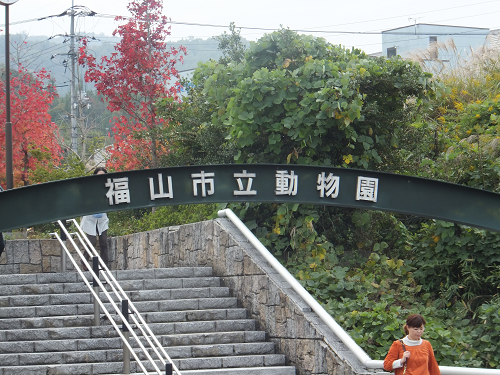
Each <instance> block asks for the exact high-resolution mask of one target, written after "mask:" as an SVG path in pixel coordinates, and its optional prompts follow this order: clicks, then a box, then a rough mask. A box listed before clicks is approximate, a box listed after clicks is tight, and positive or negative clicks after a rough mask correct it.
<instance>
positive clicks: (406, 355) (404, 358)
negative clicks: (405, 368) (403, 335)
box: [401, 350, 411, 364]
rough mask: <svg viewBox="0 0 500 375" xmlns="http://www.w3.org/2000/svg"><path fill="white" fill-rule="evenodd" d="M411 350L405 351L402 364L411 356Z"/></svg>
mask: <svg viewBox="0 0 500 375" xmlns="http://www.w3.org/2000/svg"><path fill="white" fill-rule="evenodd" d="M410 354H411V353H410V352H409V351H408V350H407V351H406V352H404V353H403V358H401V364H404V363H405V362H406V360H407V359H408V358H410Z"/></svg>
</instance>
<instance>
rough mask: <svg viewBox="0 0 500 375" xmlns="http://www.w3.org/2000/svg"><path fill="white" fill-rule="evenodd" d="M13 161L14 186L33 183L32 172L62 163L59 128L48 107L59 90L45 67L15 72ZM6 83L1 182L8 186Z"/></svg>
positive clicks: (1, 91)
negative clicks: (55, 89)
mask: <svg viewBox="0 0 500 375" xmlns="http://www.w3.org/2000/svg"><path fill="white" fill-rule="evenodd" d="M11 76H12V78H11V122H12V163H13V171H14V187H19V186H26V185H29V184H30V173H31V172H32V171H33V170H35V169H37V168H44V169H47V170H50V169H51V168H54V167H56V166H58V165H59V162H60V160H61V148H60V146H59V143H58V142H57V137H58V136H59V133H58V128H57V126H56V124H55V123H53V122H52V120H51V117H50V115H49V114H48V110H49V108H50V105H51V104H52V101H53V100H54V97H55V95H57V94H56V93H55V91H54V90H53V88H52V87H50V86H49V87H48V86H47V85H46V82H47V81H48V80H49V79H50V76H49V74H48V73H47V72H46V71H45V70H42V71H40V72H36V73H29V72H28V71H27V70H26V69H24V68H23V67H19V70H18V72H17V75H15V76H13V75H12V74H11ZM5 104H6V103H5V82H3V81H1V82H0V112H1V114H0V122H1V126H0V181H1V182H2V185H3V186H5V181H6V175H5V168H6V166H5V157H6V156H5V122H6V118H5V116H6V113H5Z"/></svg>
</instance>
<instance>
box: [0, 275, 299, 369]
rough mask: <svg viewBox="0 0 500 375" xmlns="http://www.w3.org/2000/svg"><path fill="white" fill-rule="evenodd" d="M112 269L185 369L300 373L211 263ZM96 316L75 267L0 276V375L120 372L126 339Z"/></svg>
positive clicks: (177, 361) (132, 363)
mask: <svg viewBox="0 0 500 375" xmlns="http://www.w3.org/2000/svg"><path fill="white" fill-rule="evenodd" d="M113 272H114V274H115V277H116V278H117V279H118V281H119V282H120V285H121V286H122V288H123V289H124V290H125V291H126V292H127V294H128V295H129V297H130V299H131V301H132V302H133V303H134V305H135V306H136V307H137V309H138V310H139V311H140V313H141V315H142V316H143V317H144V319H145V320H146V322H147V323H148V324H149V326H150V327H151V329H152V330H153V332H154V333H155V335H156V336H157V338H158V340H159V341H160V342H161V343H162V345H163V346H164V347H165V349H166V351H167V353H168V354H169V356H170V357H171V358H172V359H173V360H174V363H175V365H176V366H177V367H178V368H179V370H180V371H181V372H182V374H183V375H195V374H196V375H215V374H221V375H224V374H226V375H243V374H244V375H292V374H295V368H294V367H290V366H285V357H284V356H283V355H280V354H275V348H274V344H273V343H271V342H266V337H265V336H266V334H265V332H261V331H256V329H255V322H254V321H253V320H250V319H247V318H246V316H247V314H246V310H244V309H241V308H238V307H237V301H236V298H233V297H230V293H229V289H228V288H225V287H221V286H220V280H219V278H217V277H213V276H212V269H211V268H208V267H202V268H187V267H186V268H168V269H149V270H127V271H113ZM108 310H109V311H112V310H111V307H108ZM103 316H104V315H103ZM104 317H105V316H104ZM92 322H93V304H92V299H91V295H90V292H89V291H88V290H87V287H86V286H85V284H84V283H83V281H82V280H81V279H80V276H79V275H78V274H77V273H76V272H67V273H45V274H30V275H0V375H16V374H23V375H41V374H43V375H56V374H57V375H59V374H68V375H80V374H82V375H83V374H85V375H89V374H121V373H122V371H123V363H122V359H123V358H122V342H121V339H120V338H119V337H118V335H117V333H116V332H115V330H114V328H113V326H112V325H111V324H110V323H109V322H108V321H107V319H101V326H99V327H93V326H92ZM131 343H132V345H133V346H135V347H137V346H138V345H137V344H136V343H135V340H134V339H133V338H131ZM153 358H155V357H153ZM146 367H147V368H148V371H151V373H153V372H152V368H151V366H150V365H148V366H146ZM160 368H161V367H160ZM131 372H132V373H135V372H139V373H141V372H140V368H139V366H136V363H135V362H134V360H133V358H131Z"/></svg>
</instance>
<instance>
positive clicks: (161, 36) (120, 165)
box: [79, 0, 186, 170]
mask: <svg viewBox="0 0 500 375" xmlns="http://www.w3.org/2000/svg"><path fill="white" fill-rule="evenodd" d="M127 8H128V10H129V11H130V13H131V14H132V17H131V18H129V19H128V20H127V22H126V23H125V24H124V25H122V26H119V27H118V28H117V29H116V30H115V31H114V32H113V36H115V35H119V36H120V37H121V41H120V42H119V43H118V44H117V45H116V46H115V51H116V52H114V53H112V54H111V56H105V57H103V58H102V59H101V61H100V62H98V61H97V60H96V59H95V57H94V56H93V55H92V54H90V53H89V50H88V42H87V41H86V40H83V47H81V48H80V57H79V62H80V64H82V65H85V66H87V71H86V72H85V81H86V82H93V83H94V84H95V87H96V89H97V91H98V93H99V94H100V95H102V96H103V97H104V98H105V99H106V100H107V102H108V109H109V110H110V111H112V112H118V111H123V112H124V113H125V114H126V116H119V117H115V118H114V120H113V121H114V124H113V127H112V132H113V135H114V137H115V142H114V145H113V146H112V147H110V148H109V151H110V153H111V157H110V160H109V161H108V167H111V168H113V169H115V170H120V169H121V170H123V169H134V168H147V167H153V168H154V167H157V166H158V157H159V156H160V155H161V154H162V153H165V152H168V149H167V148H166V147H165V146H164V145H163V146H162V145H161V144H160V142H159V141H158V134H159V132H160V131H161V129H162V127H164V126H167V124H166V123H165V121H164V120H163V119H161V118H159V117H158V116H157V113H156V106H155V103H156V102H157V101H158V100H159V99H161V98H166V97H169V98H173V99H174V100H178V94H179V91H180V85H179V81H178V78H179V77H178V72H177V70H176V69H175V64H176V63H177V61H181V62H182V59H183V55H184V54H185V53H186V50H185V48H184V47H180V48H179V49H176V48H173V47H169V46H167V43H166V37H167V36H168V35H170V27H169V26H168V25H167V23H168V19H167V17H165V16H164V15H162V8H163V7H162V1H158V0H133V1H131V2H130V3H129V5H128V7H127ZM116 20H118V21H120V20H125V19H124V18H123V17H117V18H116Z"/></svg>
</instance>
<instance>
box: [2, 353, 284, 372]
mask: <svg viewBox="0 0 500 375" xmlns="http://www.w3.org/2000/svg"><path fill="white" fill-rule="evenodd" d="M42 355H43V353H42ZM68 359H70V360H71V359H74V357H68ZM87 359H89V360H91V358H90V357H87ZM52 363H54V362H52ZM173 363H174V364H175V365H176V366H177V368H178V369H179V370H180V371H181V372H182V373H183V374H184V370H201V369H207V370H216V369H224V368H227V369H229V368H235V367H257V368H258V367H261V368H265V367H268V366H284V365H285V356H284V355H281V354H263V355H253V356H231V357H200V358H186V359H174V360H173ZM143 365H144V367H146V369H147V370H148V372H149V371H153V366H152V365H151V364H150V363H149V362H143ZM157 365H158V367H159V368H160V369H161V365H159V364H157ZM130 370H131V372H137V370H140V367H139V366H137V364H136V363H135V361H132V359H131V361H130ZM122 371H123V362H122V361H121V360H120V361H116V362H115V361H112V360H111V361H110V360H108V361H106V359H104V362H100V363H94V362H89V363H64V364H63V363H59V364H45V365H40V364H37V365H28V364H26V365H18V366H5V365H2V366H0V375H18V374H19V375H21V374H22V375H42V374H43V375H49V374H50V375H88V374H120V373H122ZM213 374H215V373H213ZM240 374H241V373H240ZM287 374H288V373H287Z"/></svg>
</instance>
